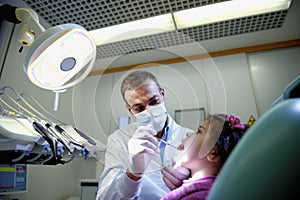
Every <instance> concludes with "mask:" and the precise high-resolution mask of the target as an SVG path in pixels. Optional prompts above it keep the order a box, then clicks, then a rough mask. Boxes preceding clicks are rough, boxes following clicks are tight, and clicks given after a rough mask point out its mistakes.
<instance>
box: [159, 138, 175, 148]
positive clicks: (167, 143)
mask: <svg viewBox="0 0 300 200" xmlns="http://www.w3.org/2000/svg"><path fill="white" fill-rule="evenodd" d="M157 139H158V141H160V142H162V143H165V144H166V145H169V146H170V147H173V148H175V149H177V147H175V146H174V145H172V144H170V143H169V142H166V141H164V140H162V139H160V138H157Z"/></svg>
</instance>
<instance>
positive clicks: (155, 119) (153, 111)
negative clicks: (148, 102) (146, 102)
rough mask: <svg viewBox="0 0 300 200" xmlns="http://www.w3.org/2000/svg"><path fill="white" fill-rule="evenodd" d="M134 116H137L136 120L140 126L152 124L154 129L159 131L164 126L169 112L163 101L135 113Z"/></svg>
mask: <svg viewBox="0 0 300 200" xmlns="http://www.w3.org/2000/svg"><path fill="white" fill-rule="evenodd" d="M134 116H135V117H136V122H137V123H138V124H139V125H140V126H147V125H149V124H151V125H152V127H153V129H154V130H155V131H156V132H158V131H160V130H162V129H163V128H164V125H165V123H166V120H167V116H168V113H167V109H166V107H165V104H164V102H163V103H161V104H159V105H156V106H149V109H147V110H144V111H143V112H140V113H138V114H135V115H134Z"/></svg>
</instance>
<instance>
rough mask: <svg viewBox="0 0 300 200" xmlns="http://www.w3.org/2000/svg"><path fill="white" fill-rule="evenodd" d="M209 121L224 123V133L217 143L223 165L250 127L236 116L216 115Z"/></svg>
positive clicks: (210, 116)
mask: <svg viewBox="0 0 300 200" xmlns="http://www.w3.org/2000/svg"><path fill="white" fill-rule="evenodd" d="M207 120H210V121H212V120H215V121H218V122H219V123H223V128H222V132H221V134H220V136H219V138H218V140H217V142H216V146H217V148H218V154H219V156H220V158H221V163H222V164H223V163H224V162H225V161H226V159H227V158H228V156H229V155H230V153H231V151H232V150H233V149H234V147H235V146H236V144H237V143H238V142H239V141H240V139H241V138H242V136H243V135H244V133H245V132H246V130H247V129H248V127H247V126H246V125H245V124H243V123H242V122H241V121H240V118H239V117H238V116H235V115H232V114H231V115H224V114H215V115H209V116H208V118H207Z"/></svg>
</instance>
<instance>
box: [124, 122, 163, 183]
mask: <svg viewBox="0 0 300 200" xmlns="http://www.w3.org/2000/svg"><path fill="white" fill-rule="evenodd" d="M156 134H157V132H156V131H155V130H154V129H153V128H152V127H151V126H139V127H138V128H137V130H136V131H135V133H134V135H133V136H132V137H131V138H130V140H129V141H128V151H129V157H130V161H131V163H130V167H129V169H128V172H129V173H130V174H129V173H128V172H127V176H129V178H131V179H134V180H138V179H139V177H141V176H142V175H143V174H144V172H145V170H146V168H147V166H148V164H149V163H150V161H151V159H152V157H153V156H154V155H156V154H157V153H159V150H158V145H159V141H158V140H157V139H156V138H155V137H154V136H155V135H156ZM131 175H133V176H134V177H132V176H131Z"/></svg>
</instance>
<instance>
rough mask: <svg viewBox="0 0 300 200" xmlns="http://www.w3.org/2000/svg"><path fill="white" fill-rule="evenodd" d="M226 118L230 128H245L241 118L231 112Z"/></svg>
mask: <svg viewBox="0 0 300 200" xmlns="http://www.w3.org/2000/svg"><path fill="white" fill-rule="evenodd" d="M226 120H227V121H229V123H230V125H231V129H234V128H238V129H245V124H243V123H242V122H241V119H240V118H239V117H238V116H235V115H233V114H231V115H227V117H226Z"/></svg>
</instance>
